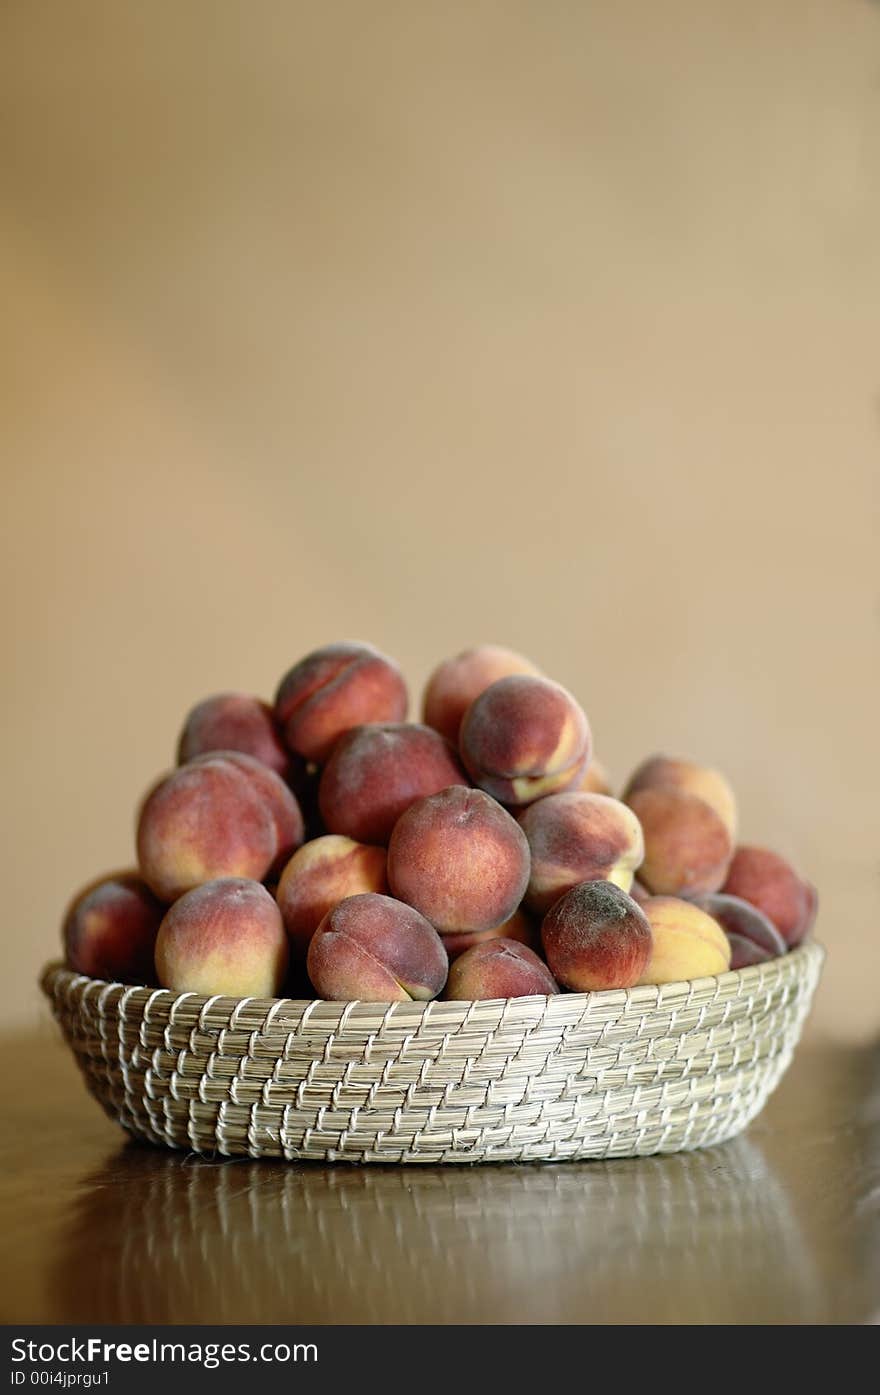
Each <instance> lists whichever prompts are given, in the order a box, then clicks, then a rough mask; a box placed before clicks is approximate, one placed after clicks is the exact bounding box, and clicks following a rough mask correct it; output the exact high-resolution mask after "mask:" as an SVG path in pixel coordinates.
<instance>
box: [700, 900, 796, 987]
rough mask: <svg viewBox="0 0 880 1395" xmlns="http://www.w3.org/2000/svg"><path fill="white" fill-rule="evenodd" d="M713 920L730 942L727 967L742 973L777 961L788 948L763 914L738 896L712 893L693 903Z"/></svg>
mask: <svg viewBox="0 0 880 1395" xmlns="http://www.w3.org/2000/svg"><path fill="white" fill-rule="evenodd" d="M696 904H697V905H698V906H699V908H700V910H701V911H705V912H706V914H707V915H710V916H711V917H712V919H713V920H717V922H718V924H719V925H720V926H721V928H722V930H723V931H724V933H725V935H726V936H727V938H728V940H729V942H730V950H731V956H730V967H731V968H732V969H744V968H745V967H746V966H747V965H748V964H763V963H766V961H767V960H768V959H778V958H779V957H780V955H783V954H785V952H786V950H787V948H788V946H787V945H786V943H785V940H784V939H783V938H782V936H781V935H780V933H779V931H778V930H777V929H776V926H775V925H774V924H773V922H772V921H770V920H768V919H767V917H766V916H765V915H764V913H763V911H759V910H758V909H757V907H756V906H750V905H749V903H748V901H741V900H740V898H739V897H738V896H727V895H725V894H724V893H723V892H720V891H716V892H714V893H713V894H712V895H711V896H703V897H701V898H700V899H699V900H698V901H697V903H696Z"/></svg>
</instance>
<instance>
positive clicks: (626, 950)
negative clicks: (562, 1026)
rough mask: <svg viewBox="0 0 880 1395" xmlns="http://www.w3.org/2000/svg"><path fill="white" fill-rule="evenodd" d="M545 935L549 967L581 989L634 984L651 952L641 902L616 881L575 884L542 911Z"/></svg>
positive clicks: (560, 978) (564, 982)
mask: <svg viewBox="0 0 880 1395" xmlns="http://www.w3.org/2000/svg"><path fill="white" fill-rule="evenodd" d="M541 939H542V941H543V945H544V954H545V956H546V959H547V963H548V965H549V966H550V972H551V973H552V974H553V976H554V978H555V979H556V981H557V982H558V983H560V984H562V986H563V987H564V988H571V989H573V990H574V991H575V992H577V993H592V992H597V991H600V990H603V989H609V988H631V987H632V985H633V984H634V983H638V981H639V979H640V978H641V976H642V974H643V973H644V971H645V969H646V967H647V964H648V960H649V959H650V956H651V928H650V926H649V924H648V921H647V919H646V917H645V915H644V913H643V911H642V909H641V907H640V906H638V905H637V904H636V902H635V901H634V900H633V899H632V897H631V896H628V895H627V894H626V892H625V891H623V890H622V889H621V888H620V887H619V886H615V885H614V883H613V882H582V883H581V884H580V886H575V887H572V889H571V891H567V892H566V893H565V895H564V896H562V897H560V899H559V900H558V901H557V902H556V903H555V905H553V906H552V907H551V908H550V910H549V911H548V912H547V914H546V916H545V917H544V923H543V925H542V926H541Z"/></svg>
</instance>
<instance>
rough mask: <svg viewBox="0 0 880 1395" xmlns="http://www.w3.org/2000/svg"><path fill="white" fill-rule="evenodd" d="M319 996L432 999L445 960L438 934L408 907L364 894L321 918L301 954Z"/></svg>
mask: <svg viewBox="0 0 880 1395" xmlns="http://www.w3.org/2000/svg"><path fill="white" fill-rule="evenodd" d="M306 963H307V967H308V971H309V978H310V979H311V981H312V983H313V984H314V986H315V990H316V992H317V993H319V994H320V996H321V997H322V998H332V999H334V1000H336V1001H337V1002H347V1001H351V1000H354V999H360V1000H361V1001H363V1002H368V1003H398V1002H406V1001H407V1000H408V999H410V998H416V999H418V1000H420V1001H426V1000H428V999H429V998H436V996H437V994H438V993H439V992H440V990H441V988H442V987H443V985H444V983H445V982H446V974H447V972H448V968H449V963H448V960H447V958H446V950H445V949H444V948H443V945H442V944H441V942H440V936H439V935H438V934H437V932H436V930H435V929H434V927H433V926H432V925H430V924H429V923H428V921H427V920H425V918H424V916H422V915H419V913H418V911H416V910H414V909H413V907H412V906H404V905H403V903H402V902H400V901H395V900H393V899H392V897H390V896H380V895H377V894H376V893H373V892H368V893H366V894H365V895H363V896H349V897H347V898H346V899H345V900H344V901H340V902H339V905H338V906H334V908H333V910H332V911H328V913H327V914H326V915H325V916H324V919H323V920H322V921H321V924H320V925H319V926H318V928H317V930H316V931H315V933H314V935H313V936H312V939H311V943H310V944H309V952H308V958H307V961H306Z"/></svg>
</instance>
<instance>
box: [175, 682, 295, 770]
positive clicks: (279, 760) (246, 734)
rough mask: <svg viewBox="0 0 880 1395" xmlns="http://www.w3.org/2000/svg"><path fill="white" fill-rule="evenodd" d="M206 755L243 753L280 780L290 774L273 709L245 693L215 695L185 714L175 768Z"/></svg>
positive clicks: (287, 755) (286, 755) (288, 760)
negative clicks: (265, 767)
mask: <svg viewBox="0 0 880 1395" xmlns="http://www.w3.org/2000/svg"><path fill="white" fill-rule="evenodd" d="M209 751H243V752H244V754H245V755H246V756H253V758H254V759H255V760H259V761H262V763H263V765H268V767H269V769H270V770H274V771H275V773H276V775H281V776H282V777H283V778H286V777H287V775H288V772H289V770H290V759H291V758H290V755H289V754H288V752H287V751H286V749H285V747H284V744H283V742H282V740H281V737H280V735H279V733H278V727H277V724H276V722H275V714H274V712H273V711H272V708H271V707H270V706H269V705H268V703H265V702H261V701H260V699H259V698H255V697H249V696H248V694H247V693H217V694H216V695H215V696H214V697H209V698H205V699H204V700H203V701H202V702H199V703H197V704H196V706H195V707H194V708H193V709H192V710H191V711H190V713H189V714H188V716H187V718H186V721H185V722H184V724H183V730H182V732H181V733H180V739H179V741H178V743H177V763H178V765H185V764H186V762H187V761H190V760H192V759H193V757H194V756H204V755H206V754H207V753H208V752H209Z"/></svg>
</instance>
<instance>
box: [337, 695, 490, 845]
mask: <svg viewBox="0 0 880 1395" xmlns="http://www.w3.org/2000/svg"><path fill="white" fill-rule="evenodd" d="M466 784H467V776H466V775H465V773H464V771H463V770H462V768H461V765H460V764H459V761H458V758H457V756H456V754H455V752H454V750H453V749H452V747H451V746H450V744H449V742H448V741H446V740H445V738H444V737H442V736H440V734H439V733H438V732H436V731H434V730H433V728H432V727H425V726H420V725H419V724H418V723H416V722H408V723H407V722H399V723H391V722H389V723H372V724H370V725H368V726H360V727H354V728H353V729H352V730H351V731H349V732H346V734H345V735H344V736H343V737H342V738H341V739H340V740H339V741H338V742H337V744H336V746H335V747H334V750H333V754H332V756H331V757H330V759H329V761H328V762H327V764H326V766H325V767H324V772H323V774H322V776H321V784H320V787H319V790H318V805H319V808H320V811H321V817H322V819H323V821H324V825H325V827H326V828H327V830H328V832H330V833H342V834H345V836H346V837H348V838H354V839H356V840H357V841H358V842H359V843H387V842H388V839H389V838H390V837H391V830H392V829H393V828H394V825H395V824H396V822H397V820H398V819H399V818H400V816H401V814H402V813H404V811H405V810H406V809H408V808H409V806H410V805H411V804H412V803H413V802H414V801H415V800H417V799H422V798H424V797H425V796H426V795H429V794H436V793H437V792H438V791H439V790H443V789H446V788H447V787H448V786H449V785H466Z"/></svg>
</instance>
